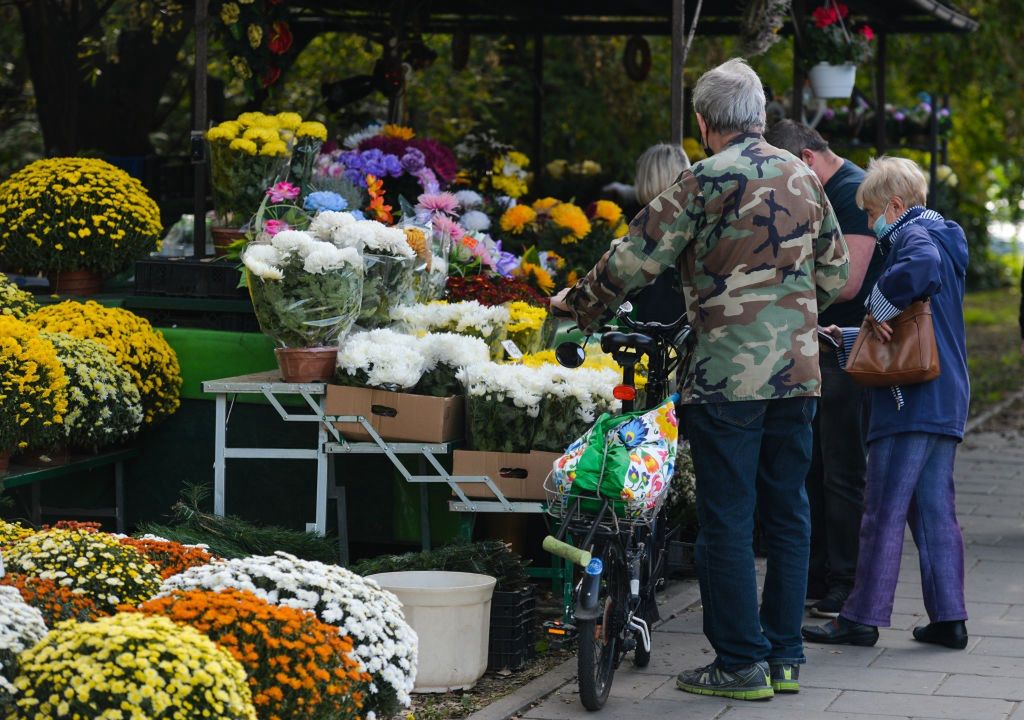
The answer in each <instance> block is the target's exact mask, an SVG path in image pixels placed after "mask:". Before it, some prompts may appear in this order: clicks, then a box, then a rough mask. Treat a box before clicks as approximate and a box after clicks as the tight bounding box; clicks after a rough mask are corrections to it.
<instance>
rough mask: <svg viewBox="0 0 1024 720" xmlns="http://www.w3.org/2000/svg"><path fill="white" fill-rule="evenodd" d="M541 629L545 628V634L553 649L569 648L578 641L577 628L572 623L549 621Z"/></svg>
mask: <svg viewBox="0 0 1024 720" xmlns="http://www.w3.org/2000/svg"><path fill="white" fill-rule="evenodd" d="M541 627H543V628H544V634H545V635H546V636H547V638H548V643H549V644H550V646H551V647H552V648H553V649H560V648H563V647H567V646H568V645H571V644H572V643H573V642H575V640H576V626H575V625H573V624H571V623H564V622H562V621H561V620H548V621H547V622H545V623H544V624H543V625H542V626H541Z"/></svg>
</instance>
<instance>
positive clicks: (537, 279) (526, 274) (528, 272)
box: [513, 260, 555, 295]
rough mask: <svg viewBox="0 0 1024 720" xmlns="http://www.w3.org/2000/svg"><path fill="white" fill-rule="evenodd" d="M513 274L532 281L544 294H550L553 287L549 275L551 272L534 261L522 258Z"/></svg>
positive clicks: (553, 284) (553, 282)
mask: <svg viewBox="0 0 1024 720" xmlns="http://www.w3.org/2000/svg"><path fill="white" fill-rule="evenodd" d="M513 274H514V275H517V276H519V277H521V278H523V279H524V280H526V281H527V282H532V283H534V284H535V285H536V286H537V289H538V290H540V291H541V292H542V293H544V294H545V295H550V294H551V291H552V290H554V289H555V281H554V279H553V278H552V277H551V273H549V272H548V271H547V270H545V269H544V268H542V267H541V266H540V265H537V264H536V263H532V262H528V261H526V260H524V261H523V262H521V263H519V267H518V268H517V269H516V271H515V272H514V273H513Z"/></svg>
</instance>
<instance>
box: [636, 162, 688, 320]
mask: <svg viewBox="0 0 1024 720" xmlns="http://www.w3.org/2000/svg"><path fill="white" fill-rule="evenodd" d="M688 167H690V159H689V158H688V157H687V156H686V151H685V150H683V148H682V146H680V145H672V144H669V143H658V144H657V145H652V146H651V147H649V148H647V149H646V150H644V152H643V154H642V155H641V156H640V157H639V158H637V161H636V179H635V181H634V185H635V186H636V199H637V202H638V203H640V207H647V204H648V203H650V202H651V200H653V199H654V198H656V197H658V196H659V195H661V194H662V193H663V192H664V191H665V190H666V189H668V187H669V186H670V185H672V184H673V183H674V182H675V181H676V180H678V179H679V176H680V175H681V174H682V173H683V170H686V169H687V168H688ZM631 300H632V302H633V307H634V308H636V317H637V319H638V320H639V321H641V322H663V323H672V322H675V321H676V320H677V319H678V318H679V316H680V315H682V314H683V312H684V311H685V305H684V304H683V294H682V291H681V290H680V283H679V273H678V272H676V270H674V269H671V270H666V271H665V272H663V273H662V274H661V275H659V276H658V279H657V280H655V281H654V284H653V285H649V286H648V287H646V288H644V289H643V290H641V291H640V292H639V293H637V294H636V295H635V296H634V297H633V298H631Z"/></svg>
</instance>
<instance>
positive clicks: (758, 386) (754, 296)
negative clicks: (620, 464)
mask: <svg viewBox="0 0 1024 720" xmlns="http://www.w3.org/2000/svg"><path fill="white" fill-rule="evenodd" d="M694 108H695V110H696V111H697V120H698V123H699V125H700V128H701V133H702V135H703V136H704V142H705V145H706V146H709V147H708V149H709V151H710V152H709V157H708V158H707V159H706V160H703V161H701V162H698V163H696V164H695V165H693V167H692V168H690V169H689V170H686V171H684V172H683V174H682V175H681V176H680V177H679V179H678V181H677V182H676V183H675V184H674V185H672V186H671V187H670V188H668V189H667V190H666V191H665V192H663V193H662V194H661V195H660V196H659V197H657V198H655V199H654V200H653V201H652V202H651V203H650V204H649V205H648V206H647V207H646V208H644V209H643V210H642V211H641V212H640V213H639V214H638V215H637V216H636V217H635V218H634V219H633V221H632V222H631V223H630V226H629V234H628V235H627V236H626V237H624V238H621V239H619V240H616V241H615V242H613V243H612V245H611V248H610V249H609V251H608V252H607V253H606V254H605V255H604V257H602V258H601V260H599V261H598V263H597V265H596V266H595V267H594V269H593V270H591V271H590V273H589V274H588V275H587V276H586V277H585V278H583V279H582V280H580V281H579V282H578V283H577V284H576V286H575V287H573V288H570V289H568V290H564V291H562V292H561V293H560V294H559V295H557V296H555V297H554V298H552V307H553V309H554V310H555V311H559V310H560V311H562V312H567V313H569V314H571V315H572V316H573V317H574V318H575V319H576V321H577V324H578V325H579V326H580V327H581V328H583V329H584V330H587V331H595V330H597V329H598V328H599V327H600V325H601V323H602V321H603V320H604V319H606V318H607V317H608V314H609V312H610V311H612V310H614V309H615V308H617V307H618V306H619V305H620V304H622V302H623V301H624V300H625V299H626V297H627V295H629V293H631V292H633V291H635V290H637V289H638V288H640V287H643V286H645V285H647V284H649V283H651V282H652V281H653V280H654V279H655V278H656V277H657V276H658V275H659V274H660V273H661V272H662V271H664V270H666V269H667V268H670V267H677V268H678V270H679V273H680V275H681V277H682V281H683V292H684V297H685V300H686V305H687V307H686V313H687V316H688V319H689V321H690V323H691V324H692V326H693V329H694V335H695V337H696V346H695V349H694V357H693V360H692V363H691V368H692V369H693V372H692V375H691V377H689V378H688V379H687V381H686V383H685V385H684V388H683V403H684V405H683V410H682V420H683V424H684V428H685V430H686V435H687V437H688V438H689V441H690V448H691V452H692V455H693V461H694V469H695V472H696V476H697V516H698V519H699V521H700V525H701V529H700V534H699V535H698V538H697V547H696V556H697V571H698V577H699V579H700V588H701V597H702V600H703V604H704V632H705V634H706V635H707V637H708V640H709V641H710V642H711V644H712V646H713V647H714V648H715V651H716V654H717V657H716V660H715V662H714V663H712V664H711V665H708V666H706V667H702V668H698V669H697V670H694V671H690V672H684V673H682V674H680V676H679V679H678V681H677V684H678V686H679V687H680V688H681V689H683V690H686V691H689V692H698V693H701V694H713V695H722V696H725V697H731V698H736V699H749V700H753V699H762V698H766V697H772V696H773V694H774V692H795V691H796V690H798V688H799V685H798V676H799V665H800V664H801V663H803V662H804V653H803V644H802V641H801V637H800V623H801V619H802V617H803V602H804V597H805V590H806V583H807V563H808V548H809V542H810V520H809V510H808V504H807V495H806V492H805V489H804V478H805V477H806V475H807V470H808V467H809V464H810V457H811V419H812V418H813V416H814V411H815V406H816V405H815V404H816V396H817V395H818V394H819V385H820V382H821V377H820V373H819V369H818V339H817V317H818V313H819V312H820V311H821V310H823V309H824V308H825V307H827V306H828V304H829V303H831V302H832V301H833V300H834V299H835V298H836V296H837V295H838V294H839V291H840V290H841V289H842V288H843V286H844V284H845V283H846V278H847V272H848V261H847V249H846V244H845V243H844V241H843V237H842V234H841V233H840V231H839V229H838V225H837V223H836V219H835V216H834V214H833V212H832V209H831V207H830V206H829V204H828V200H827V199H826V197H825V192H824V190H823V189H822V186H821V183H820V182H819V181H818V179H817V177H816V176H815V175H814V173H813V172H812V171H811V170H810V169H808V167H807V166H806V165H805V164H804V163H803V162H801V161H800V160H799V159H798V158H796V157H794V156H793V155H790V154H789V153H788V152H786V151H784V150H779V149H778V148H775V147H772V146H771V145H768V144H767V143H765V142H764V140H763V138H762V137H761V132H762V131H763V129H764V93H763V90H762V87H761V82H760V79H759V78H758V77H757V74H756V73H754V71H753V70H751V69H750V68H749V67H748V66H747V65H746V64H745V63H744V62H743V61H741V60H730V61H729V62H727V63H724V64H723V65H720V66H719V67H717V68H715V69H713V70H711V71H709V72H707V73H706V74H705V75H704V76H703V77H701V79H700V81H699V82H698V83H697V86H696V87H695V89H694ZM680 312H682V308H680ZM755 511H756V513H757V516H758V517H759V519H760V522H761V525H762V528H763V531H764V537H765V549H766V551H767V554H768V574H767V577H766V579H765V586H764V597H763V602H762V605H761V608H760V613H759V612H758V598H757V581H756V577H755V568H754V554H753V549H752V546H751V538H752V537H753V534H754V516H755Z"/></svg>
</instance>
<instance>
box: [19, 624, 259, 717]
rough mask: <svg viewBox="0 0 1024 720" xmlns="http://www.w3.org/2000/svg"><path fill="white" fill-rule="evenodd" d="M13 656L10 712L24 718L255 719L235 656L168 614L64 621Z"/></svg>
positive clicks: (242, 671) (249, 694) (245, 683)
mask: <svg viewBox="0 0 1024 720" xmlns="http://www.w3.org/2000/svg"><path fill="white" fill-rule="evenodd" d="M18 661H19V665H20V673H19V675H18V677H17V678H16V679H15V681H14V684H15V687H16V689H17V694H16V695H15V696H14V697H15V703H14V705H15V708H16V709H15V712H14V715H13V716H15V717H18V718H23V719H24V720H51V719H52V718H90V720H135V719H142V718H150V717H152V718H161V720H194V719H195V718H217V719H218V720H257V715H256V710H255V708H254V707H253V702H252V693H251V692H250V690H249V686H248V684H247V682H246V675H245V670H244V669H243V668H242V666H241V665H240V664H239V662H238V661H237V660H235V659H234V658H233V657H231V655H230V654H229V653H228V651H227V650H224V649H222V648H220V647H218V646H217V645H215V644H214V643H213V641H212V640H210V639H209V638H207V637H206V636H205V635H203V634H202V633H200V632H199V631H198V630H196V629H194V628H192V627H189V626H187V625H176V624H175V623H173V622H172V621H171V620H169V619H167V618H165V617H159V616H156V615H143V614H140V613H121V614H118V615H114V616H112V617H106V618H101V619H99V620H96V621H95V622H88V623H78V622H75V621H74V620H67V621H64V622H61V623H59V624H58V625H57V626H56V627H55V628H54V629H53V630H52V631H51V632H50V634H49V635H47V636H46V638H45V639H44V640H43V641H42V642H40V643H39V644H38V645H36V646H35V647H33V648H31V649H29V650H26V651H25V652H24V653H22V654H21V655H20V656H19V657H18Z"/></svg>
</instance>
